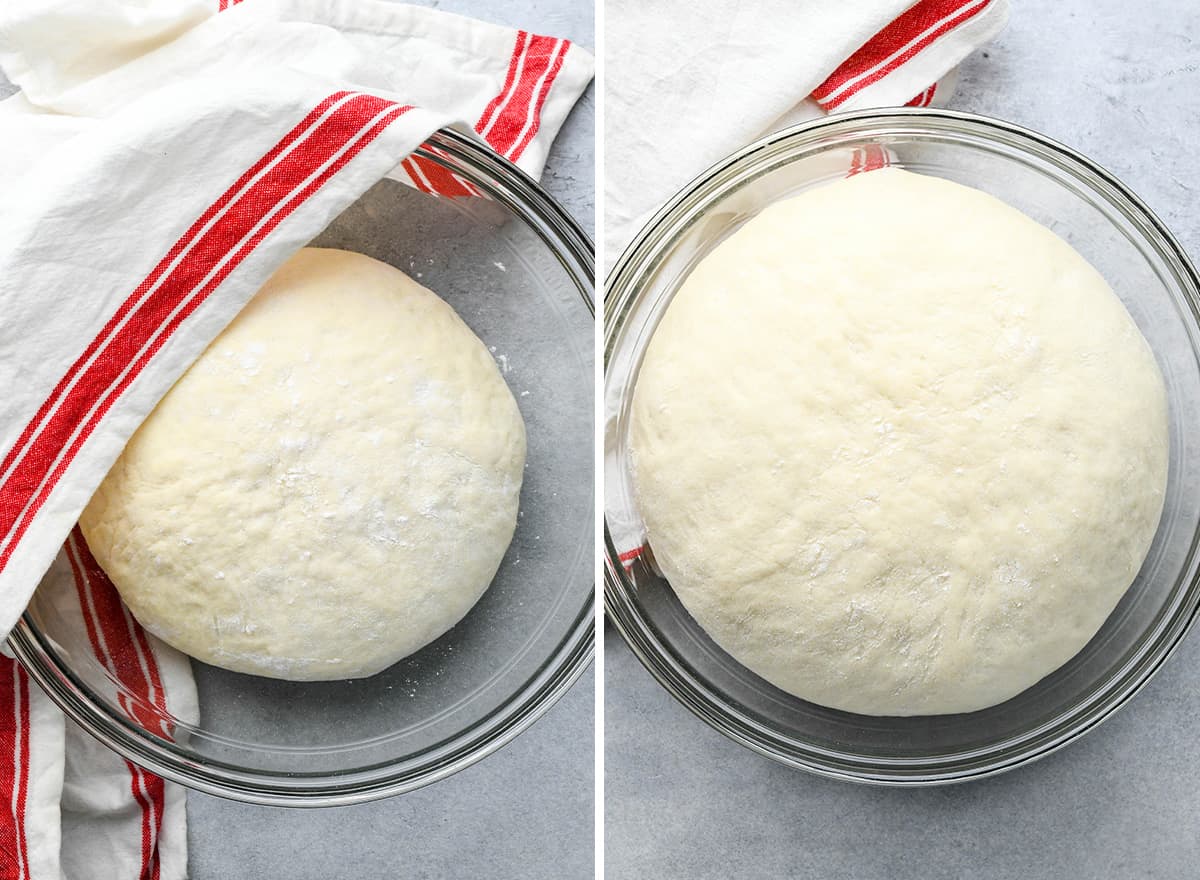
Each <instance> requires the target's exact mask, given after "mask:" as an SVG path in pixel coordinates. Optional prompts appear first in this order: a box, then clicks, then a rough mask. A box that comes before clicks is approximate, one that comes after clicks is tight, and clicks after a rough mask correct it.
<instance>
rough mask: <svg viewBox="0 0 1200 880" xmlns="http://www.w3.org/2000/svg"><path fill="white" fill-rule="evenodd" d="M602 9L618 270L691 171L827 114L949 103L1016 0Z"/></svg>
mask: <svg viewBox="0 0 1200 880" xmlns="http://www.w3.org/2000/svg"><path fill="white" fill-rule="evenodd" d="M605 8H606V12H605V20H606V28H605V64H604V78H605V98H604V107H605V110H604V112H605V120H604V162H605V176H604V244H605V253H604V259H605V266H606V267H608V268H611V266H612V265H613V264H614V263H615V262H616V260H617V258H618V257H619V256H620V254H621V251H622V250H623V249H624V248H625V247H626V246H627V245H628V244H629V242H630V240H631V239H632V238H633V236H634V235H635V234H636V232H637V231H638V229H640V228H641V227H642V225H643V224H644V223H645V222H646V221H647V220H649V219H650V216H651V215H652V214H653V213H654V211H656V210H657V209H658V208H659V207H660V206H661V205H663V204H664V203H665V202H666V201H667V200H668V199H669V198H670V197H671V196H672V195H674V194H675V193H676V192H677V191H679V190H680V189H681V188H682V187H683V186H684V185H686V184H687V183H688V181H690V180H691V179H692V178H694V177H695V176H696V175H698V174H700V173H701V172H702V171H704V170H705V169H706V168H708V167H709V166H710V165H712V164H713V163H715V162H717V161H718V160H720V159H722V158H724V157H725V156H727V155H729V154H730V153H732V152H734V151H735V150H737V149H739V148H740V147H743V146H745V145H746V144H748V143H750V142H751V141H753V140H754V139H755V138H757V137H760V136H761V135H764V134H767V133H769V132H772V131H778V130H779V129H781V128H783V127H785V126H786V125H788V124H790V123H792V122H797V121H800V120H801V119H804V118H806V117H808V116H812V115H815V114H819V113H821V112H832V111H835V110H854V109H861V108H864V107H883V106H889V105H892V106H896V105H901V104H914V105H920V106H927V105H929V104H941V103H944V101H945V100H946V98H948V97H949V94H950V93H951V92H952V90H953V82H952V80H948V79H946V76H947V74H949V73H951V71H953V69H954V68H955V67H956V65H958V63H959V62H960V61H962V60H963V59H964V58H965V57H966V56H967V55H969V54H970V53H971V52H973V51H974V50H975V49H977V48H978V47H979V46H980V45H982V44H983V43H985V42H986V41H987V40H990V39H991V38H992V37H993V36H994V35H995V34H996V33H997V32H998V31H999V30H1000V29H1001V28H1002V27H1003V26H1004V23H1005V21H1006V20H1007V17H1008V0H919V2H916V3H914V2H913V0H855V2H853V3H845V2H840V0H712V2H708V3H702V4H690V5H688V6H687V7H686V8H685V7H684V6H683V5H682V4H671V3H668V4H664V3H646V2H644V0H608V2H607V3H606V4H605ZM684 120H686V123H685V122H684Z"/></svg>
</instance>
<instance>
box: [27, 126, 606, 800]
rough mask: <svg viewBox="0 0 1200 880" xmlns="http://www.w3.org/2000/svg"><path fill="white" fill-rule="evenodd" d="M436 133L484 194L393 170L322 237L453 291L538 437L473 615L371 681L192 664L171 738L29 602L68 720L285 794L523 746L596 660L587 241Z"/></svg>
mask: <svg viewBox="0 0 1200 880" xmlns="http://www.w3.org/2000/svg"><path fill="white" fill-rule="evenodd" d="M430 146H431V147H432V148H433V149H432V150H431V149H423V150H421V151H419V154H420V155H421V156H423V157H424V158H425V159H426V160H428V161H430V162H435V163H437V164H439V165H442V166H443V167H446V168H448V169H450V170H452V171H453V172H455V173H456V174H458V175H459V176H460V177H462V178H465V179H466V180H468V181H470V182H471V183H472V184H474V185H475V186H476V187H477V188H479V189H480V190H482V191H483V192H485V193H486V194H487V196H488V199H481V198H464V199H449V198H434V197H431V196H428V195H424V194H422V193H419V192H417V191H416V190H413V189H410V188H409V187H406V186H403V185H401V184H399V183H395V182H393V181H390V180H385V181H381V182H380V183H379V184H377V185H376V186H375V187H374V188H373V189H371V190H370V191H369V192H368V193H366V195H364V196H363V198H361V199H360V200H359V201H358V202H357V203H355V204H354V205H353V206H352V207H351V208H350V209H349V210H347V211H346V212H345V213H344V214H342V215H341V216H340V217H339V218H338V219H337V220H335V221H334V223H333V224H332V225H331V226H330V227H329V228H328V229H327V230H326V231H325V232H324V233H323V234H322V235H321V236H320V237H319V238H318V239H316V241H315V242H314V244H316V245H320V246H325V247H338V248H345V249H348V250H355V251H359V252H362V253H365V254H368V255H369V256H372V257H375V258H377V259H380V260H383V261H384V262H387V263H391V264H392V265H394V266H397V267H398V268H400V269H402V270H403V271H405V272H407V273H408V274H410V275H411V276H412V277H414V278H416V279H417V280H418V281H420V282H421V283H422V284H424V285H426V286H427V287H429V288H431V289H432V290H434V291H436V292H437V293H438V294H440V295H441V296H442V297H443V298H444V299H445V300H447V301H448V302H449V303H450V304H451V305H452V306H453V307H454V308H455V310H456V311H457V312H458V313H459V314H460V315H461V316H462V317H463V319H464V320H465V321H466V322H467V324H469V325H470V326H471V328H472V329H473V330H474V331H475V332H476V334H478V335H479V337H480V338H481V339H483V341H484V343H485V344H486V345H487V346H488V347H489V348H490V349H491V350H492V352H493V354H494V355H495V357H496V359H497V362H498V363H499V364H500V366H501V370H502V372H503V373H504V377H505V379H506V380H507V381H508V383H509V386H510V387H511V389H512V391H513V395H514V397H515V398H516V400H517V402H518V404H519V406H520V408H521V413H522V415H523V416H524V419H525V425H526V430H527V435H528V457H527V467H526V471H525V482H524V485H523V487H522V491H521V508H520V510H521V513H520V517H519V520H518V524H517V531H516V535H515V537H514V538H513V542H512V545H511V547H509V550H508V553H507V555H506V556H505V558H504V561H503V562H502V563H501V566H500V570H499V572H498V574H497V575H496V578H495V580H494V581H493V583H492V585H491V587H490V588H489V589H488V591H487V592H486V593H485V594H484V596H483V598H482V599H481V600H480V601H479V603H478V604H477V605H476V606H475V608H473V609H472V610H471V612H470V613H469V614H468V615H467V616H466V617H465V618H464V619H463V621H462V622H461V623H459V624H458V625H457V626H456V627H454V628H453V629H452V630H451V631H450V632H448V633H447V634H446V635H444V636H443V637H441V638H440V639H438V640H436V641H435V642H433V643H432V644H431V645H429V646H428V647H426V648H425V649H423V650H421V651H419V652H418V653H416V654H414V655H412V656H411V657H408V658H407V659H405V660H403V661H401V662H400V663H398V664H396V665H395V666H393V667H392V668H390V669H388V670H386V671H385V672H383V673H380V674H379V675H376V676H374V677H371V678H366V679H359V680H354V681H338V682H318V683H296V682H285V681H275V680H271V679H265V678H258V677H254V676H247V675H239V674H237V673H233V672H227V671H225V670H222V669H216V668H213V667H211V666H206V665H205V664H203V663H199V662H195V661H193V662H192V668H193V671H194V673H195V677H196V684H197V688H198V691H199V701H200V720H199V723H198V724H190V723H188V722H187V721H186V720H185V719H182V718H172V717H166V718H165V719H164V720H166V721H167V722H169V724H168V725H167V727H166V729H168V730H169V729H171V727H172V726H173V727H174V729H175V736H174V738H173V741H168V740H167V739H164V738H163V736H162V728H160V727H159V725H158V724H157V723H155V721H156V719H159V718H161V717H162V714H163V713H162V712H161V711H160V710H158V709H156V708H155V707H153V706H151V705H148V704H146V703H144V701H142V700H141V698H139V697H138V696H137V695H136V694H133V693H129V692H128V691H125V693H124V696H125V699H126V700H127V701H128V703H129V704H130V705H131V706H133V707H134V710H133V711H132V712H130V713H127V712H126V711H125V710H124V709H122V708H121V706H120V705H118V701H114V700H110V699H107V698H105V697H104V696H101V694H102V693H105V692H109V691H111V688H112V685H111V681H112V680H113V677H112V676H111V675H110V674H109V673H108V672H107V670H105V669H104V668H103V667H102V666H101V665H100V664H99V663H98V662H97V661H96V659H95V657H94V655H93V653H92V652H91V650H90V648H89V646H88V645H87V644H80V643H79V639H77V638H72V637H71V635H70V634H71V633H72V632H73V631H74V630H73V629H72V627H71V626H70V625H69V624H68V623H67V622H66V621H64V620H63V619H62V618H61V616H60V615H59V614H58V612H57V611H56V610H55V608H54V607H53V603H52V602H50V601H47V600H46V599H45V597H39V596H35V597H34V600H33V602H32V603H31V605H30V607H29V610H28V611H27V613H26V614H25V616H24V618H23V619H22V620H21V622H20V624H19V625H18V626H17V628H16V629H15V630H14V631H13V633H12V636H11V638H10V644H11V646H12V648H13V651H14V653H15V654H16V655H17V657H18V658H19V659H20V660H21V662H22V663H23V664H24V665H25V667H26V668H27V669H28V670H29V672H30V674H31V675H32V676H33V678H34V679H35V680H36V681H37V682H38V683H39V684H40V685H41V686H42V687H43V688H44V689H45V690H46V691H47V692H48V693H49V694H50V695H51V697H53V699H54V700H55V701H56V702H57V703H58V704H59V706H61V707H62V709H63V710H64V711H65V712H66V713H67V715H68V716H69V717H70V718H72V719H73V720H75V721H76V722H77V723H79V724H80V725H81V726H82V727H84V728H85V729H86V730H88V731H89V732H90V733H92V734H93V735H94V736H96V737H97V738H98V739H99V740H101V741H102V742H104V743H105V744H106V745H108V746H110V747H111V748H112V749H114V750H115V751H117V752H119V753H120V754H122V755H124V756H125V757H127V758H129V759H130V760H132V761H135V762H137V763H138V764H141V765H142V766H144V767H147V768H149V769H151V770H153V771H155V772H156V773H159V774H161V775H162V776H165V777H167V778H168V779H172V780H174V781H176V782H180V783H183V784H185V785H188V786H191V787H193V788H196V789H200V790H202V791H205V792H208V793H210V794H216V795H222V796H225V797H230V798H236V799H239V800H246V801H251V802H256V803H264V804H278V805H298V806H324V805H332V804H346V803H353V802H358V801H365V800H370V799H373V798H378V797H383V796H386V795H391V794H396V793H398V792H403V791H408V790H410V789H413V788H417V787H419V786H421V785H424V784H427V783H429V782H432V781H434V780H437V779H440V778H442V777H444V776H447V775H449V774H451V773H453V772H455V771H457V770H460V769H462V768H463V767H465V766H467V765H468V764H470V763H472V762H474V761H476V760H479V759H480V758H481V757H483V756H485V755H487V754H489V753H491V752H493V751H495V750H496V749H497V748H499V747H500V746H502V745H503V744H505V743H506V742H508V741H509V740H511V739H512V738H513V737H514V736H516V735H517V734H518V733H519V732H521V731H522V730H524V729H525V728H526V727H527V726H528V725H529V724H531V723H532V722H533V721H534V720H536V719H537V718H538V717H539V716H540V715H541V714H542V713H544V712H545V711H546V710H547V709H548V708H549V707H550V705H551V704H553V703H554V701H555V700H556V699H557V698H558V697H559V696H561V694H562V693H563V692H564V691H565V690H566V689H567V687H569V686H570V684H571V683H572V682H573V681H574V680H575V679H576V678H577V677H578V676H579V675H580V674H581V673H582V672H583V670H584V669H585V668H586V666H587V664H588V662H589V660H590V658H591V656H592V651H593V635H594V625H593V612H594V598H593V597H594V569H593V560H594V550H593V547H594V541H595V538H594V534H595V532H594V525H593V524H594V516H595V512H594V511H595V508H594V505H595V500H594V499H595V495H594V488H593V487H594V479H593V470H594V468H593V462H594V454H593V450H594V448H595V447H594V418H593V413H594V396H593V387H594V363H595V361H594V343H593V338H594V335H593V334H594V326H595V324H594V307H593V281H592V279H593V277H594V258H593V251H592V246H591V243H590V241H589V240H588V238H587V236H586V235H585V234H584V233H583V232H582V231H581V230H580V229H579V227H578V226H577V225H576V224H575V223H574V222H573V221H572V220H571V219H570V218H569V217H568V216H567V214H566V213H565V212H564V211H563V210H562V208H560V207H559V206H558V205H557V204H556V203H555V202H554V201H553V200H552V199H550V197H549V196H548V195H547V194H546V193H545V192H544V191H543V190H542V189H541V188H540V187H539V186H538V185H537V184H536V183H535V182H534V181H533V180H531V179H530V178H528V177H527V176H526V175H524V174H523V173H521V172H520V171H519V170H517V169H516V168H515V166H513V165H511V164H510V163H508V162H507V161H505V160H503V159H500V158H498V157H497V156H496V155H495V154H494V153H492V152H491V151H490V150H488V149H486V148H484V147H481V146H479V145H478V144H477V143H476V142H475V141H472V140H470V139H468V138H466V137H463V136H462V135H459V134H457V133H454V132H451V131H443V132H440V133H438V134H437V135H435V136H434V137H432V138H431V139H430ZM231 525H232V526H233V527H236V524H231ZM89 682H91V683H98V684H90V683H89ZM105 685H107V686H105ZM122 690H123V689H122ZM118 700H119V698H118ZM139 704H140V705H139ZM131 714H132V715H135V716H138V718H141V719H144V720H146V721H147V722H149V723H148V724H142V723H140V722H139V721H138V720H136V719H133V718H131V717H130V715H131ZM150 727H153V728H154V731H153V732H152V730H150V729H148V728H150Z"/></svg>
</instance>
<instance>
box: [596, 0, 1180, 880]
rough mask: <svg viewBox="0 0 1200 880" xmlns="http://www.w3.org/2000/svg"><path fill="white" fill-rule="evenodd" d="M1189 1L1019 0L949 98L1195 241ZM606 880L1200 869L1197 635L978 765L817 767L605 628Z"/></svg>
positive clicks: (890, 879)
mask: <svg viewBox="0 0 1200 880" xmlns="http://www.w3.org/2000/svg"><path fill="white" fill-rule="evenodd" d="M1197 34H1200V5H1197V4H1192V3H1178V2H1170V0H1147V2H1143V3H1139V4H1129V3H1125V2H1122V0H1090V2H1084V0H1015V2H1014V3H1013V14H1012V21H1011V23H1010V25H1009V27H1008V29H1007V30H1006V31H1005V32H1004V33H1003V34H1001V36H1000V37H999V38H998V39H997V40H996V41H995V42H994V43H993V44H992V45H990V46H989V47H987V48H986V50H984V51H983V52H980V53H976V54H975V55H974V56H973V57H971V58H969V59H968V60H967V61H966V63H965V64H964V66H963V71H962V73H963V75H962V80H961V82H960V84H959V91H958V95H957V97H956V99H955V100H954V101H953V102H952V104H951V107H953V108H957V109H962V110H970V111H974V112H978V113H984V114H989V115H993V116H999V117H1004V118H1007V119H1011V120H1013V121H1015V122H1018V123H1021V124H1024V125H1027V126H1030V127H1032V128H1035V129H1037V130H1040V131H1042V132H1044V133H1046V134H1048V135H1050V136H1051V137H1054V138H1056V139H1058V140H1060V141H1063V142H1064V143H1066V144H1068V145H1070V146H1073V147H1075V148H1077V149H1079V150H1081V151H1083V152H1084V153H1086V154H1088V155H1090V156H1091V157H1093V158H1094V159H1096V160H1097V161H1098V162H1100V163H1101V164H1102V165H1104V166H1106V167H1107V168H1109V169H1110V170H1111V171H1113V172H1115V173H1116V174H1117V175H1118V176H1120V177H1121V178H1122V179H1123V180H1125V182H1126V183H1128V184H1129V185H1130V186H1131V187H1132V188H1133V190H1134V191H1135V192H1137V193H1138V194H1139V195H1140V196H1141V197H1142V198H1143V199H1145V201H1146V202H1147V203H1148V204H1149V205H1150V206H1151V208H1152V209H1153V210H1154V211H1155V212H1156V213H1158V214H1159V216H1160V217H1162V218H1163V220H1164V221H1166V223H1167V225H1168V226H1169V227H1170V228H1171V229H1172V230H1173V231H1174V232H1175V234H1176V235H1177V236H1179V238H1180V239H1181V240H1182V242H1183V244H1184V246H1185V247H1187V248H1188V250H1189V251H1190V253H1191V254H1192V255H1193V257H1195V256H1197V255H1200V213H1197V211H1196V210H1195V203H1196V195H1195V191H1194V190H1195V188H1196V187H1197V185H1198V183H1200V176H1198V174H1197V170H1196V164H1195V162H1196V160H1195V156H1194V136H1195V132H1196V126H1197V120H1198V119H1200V47H1198V46H1197V44H1196V42H1195V39H1196V35H1197ZM605 650H606V662H605V672H606V675H605V683H606V700H605V705H606V718H605V754H606V761H607V771H606V782H605V786H606V789H605V796H606V805H605V814H606V837H607V843H606V848H605V851H606V868H607V872H606V876H607V877H608V878H610V880H633V878H637V880H642V878H655V880H675V878H687V880H709V878H712V880H716V878H722V880H724V878H732V877H751V878H797V880H798V878H814V880H883V878H887V880H908V878H912V880H918V878H919V880H949V878H972V880H1001V878H1005V880H1007V878H1013V880H1015V878H1022V880H1041V878H1061V880H1076V878H1080V880H1091V878H1114V880H1115V878H1121V880H1125V878H1131V880H1132V878H1155V880H1184V878H1195V877H1197V876H1200V822H1198V821H1197V814H1198V813H1200V771H1198V770H1197V757H1198V756H1200V745H1198V744H1197V740H1198V737H1197V733H1196V731H1197V725H1198V723H1200V687H1197V685H1196V683H1195V678H1194V677H1195V676H1197V675H1200V637H1198V636H1197V634H1195V633H1193V634H1192V636H1191V638H1190V639H1189V640H1188V641H1187V642H1185V644H1184V645H1183V646H1182V648H1181V649H1180V650H1179V652H1178V653H1177V654H1176V656H1175V657H1173V658H1172V660H1171V661H1170V662H1169V663H1168V664H1167V665H1166V667H1165V668H1164V669H1163V670H1162V672H1161V673H1160V674H1159V675H1158V676H1157V677H1156V678H1155V679H1154V680H1153V681H1152V682H1151V683H1150V684H1149V685H1148V686H1147V687H1146V688H1145V690H1144V691H1143V692H1142V693H1141V694H1139V695H1138V696H1137V697H1136V698H1135V699H1134V700H1132V702H1131V703H1130V705H1128V706H1127V707H1126V708H1125V709H1124V710H1122V711H1121V712H1119V713H1118V714H1117V715H1116V716H1115V717H1114V718H1112V719H1110V720H1109V721H1108V722H1106V723H1105V724H1104V725H1103V726H1101V727H1100V728H1099V729H1098V730H1096V731H1094V732H1092V733H1091V734H1089V735H1088V736H1086V737H1085V738H1083V739H1082V740H1081V741H1079V742H1077V743H1075V744H1074V745H1072V746H1070V747H1068V748H1067V749H1065V750H1063V751H1061V752H1058V753H1057V754H1054V755H1052V756H1050V757H1048V758H1046V759H1044V760H1042V761H1040V762H1038V763H1036V764H1033V765H1030V766H1027V767H1025V768H1022V769H1020V770H1017V771H1014V772H1012V773H1009V774H1006V775H1004V776H1000V777H998V778H995V779H992V780H987V781H983V782H976V783H971V784H967V785H959V786H953V787H947V788H938V789H926V790H920V791H891V790H882V789H876V788H867V787H862V786H855V785H849V784H844V783H837V782H831V781H826V780H824V779H820V778H817V777H814V776H811V775H808V774H805V773H802V772H799V771H793V770H789V769H787V768H785V767H782V766H780V765H777V764H775V763H773V762H771V761H769V760H767V759H765V758H761V757H759V756H757V755H755V754H753V753H751V752H749V751H747V750H745V749H743V748H741V747H739V746H736V745H734V744H733V743H732V742H730V741H728V740H726V739H725V738H724V737H722V736H721V735H720V734H718V733H716V732H714V731H713V730H711V729H710V728H709V727H707V726H706V725H705V724H704V723H703V722H701V721H699V720H698V719H696V718H694V717H693V716H692V715H691V714H690V713H688V712H687V711H686V710H685V709H684V708H683V707H682V706H680V705H679V704H678V703H676V702H675V701H674V700H673V699H672V698H671V697H670V696H668V695H667V693H666V692H665V691H664V690H663V689H662V688H660V687H659V686H658V684H657V683H656V682H654V681H653V680H652V679H651V678H650V676H649V674H648V673H646V672H645V671H644V670H643V669H642V667H641V666H640V664H639V663H638V662H637V660H636V659H634V657H633V656H632V654H631V653H630V652H629V650H628V649H627V648H626V647H625V645H624V643H623V642H622V641H621V639H620V637H619V636H617V635H616V634H615V633H614V632H611V631H610V632H608V633H607V634H606V639H605Z"/></svg>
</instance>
